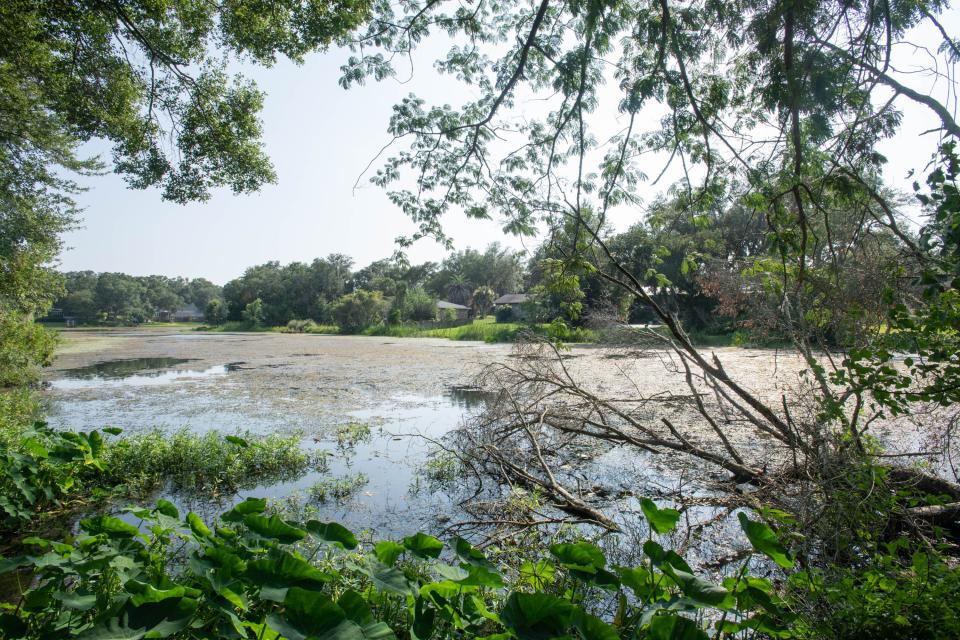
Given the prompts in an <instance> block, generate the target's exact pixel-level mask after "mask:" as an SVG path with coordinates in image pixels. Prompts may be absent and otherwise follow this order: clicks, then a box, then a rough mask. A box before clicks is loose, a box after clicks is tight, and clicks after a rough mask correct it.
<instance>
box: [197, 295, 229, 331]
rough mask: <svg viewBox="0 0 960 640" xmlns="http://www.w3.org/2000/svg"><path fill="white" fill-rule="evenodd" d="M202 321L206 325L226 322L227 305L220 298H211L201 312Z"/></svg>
mask: <svg viewBox="0 0 960 640" xmlns="http://www.w3.org/2000/svg"><path fill="white" fill-rule="evenodd" d="M203 319H204V320H205V321H206V323H207V324H212V325H220V324H223V323H224V322H226V321H227V304H226V303H225V302H224V301H223V300H221V299H220V298H213V299H212V300H210V302H208V303H207V308H206V309H204V311H203Z"/></svg>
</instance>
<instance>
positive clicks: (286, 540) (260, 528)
mask: <svg viewBox="0 0 960 640" xmlns="http://www.w3.org/2000/svg"><path fill="white" fill-rule="evenodd" d="M243 523H244V524H245V525H247V528H248V529H250V530H251V531H253V532H254V533H256V534H257V535H259V536H261V537H263V538H269V539H270V540H277V541H278V542H281V543H283V544H293V543H294V542H299V541H300V540H303V539H304V538H306V537H307V532H306V531H304V530H303V529H300V528H299V527H294V526H293V525H290V524H288V523H286V522H284V521H283V520H281V519H280V516H276V515H274V516H270V517H269V518H266V517H264V516H261V515H258V514H255V513H254V514H250V515H247V516H244V518H243Z"/></svg>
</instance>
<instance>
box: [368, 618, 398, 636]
mask: <svg viewBox="0 0 960 640" xmlns="http://www.w3.org/2000/svg"><path fill="white" fill-rule="evenodd" d="M360 631H361V632H363V637H364V638H366V639H367V640H396V638H397V636H396V635H395V634H394V633H393V629H391V628H390V625H388V624H387V623H386V622H374V623H372V624H368V625H365V626H363V627H362V628H361V629H360Z"/></svg>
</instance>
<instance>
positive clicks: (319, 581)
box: [245, 550, 333, 602]
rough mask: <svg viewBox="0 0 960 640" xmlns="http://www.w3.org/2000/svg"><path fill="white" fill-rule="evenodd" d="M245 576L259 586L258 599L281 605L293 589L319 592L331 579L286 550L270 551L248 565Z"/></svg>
mask: <svg viewBox="0 0 960 640" xmlns="http://www.w3.org/2000/svg"><path fill="white" fill-rule="evenodd" d="M245 575H246V577H247V578H248V579H249V580H250V581H251V582H253V583H254V584H257V585H259V586H260V597H261V598H264V599H266V600H275V601H278V602H282V601H284V600H285V599H286V596H287V591H288V590H289V589H290V588H292V587H298V588H305V589H314V590H319V589H321V588H323V585H324V584H325V583H327V582H329V581H330V580H332V579H333V578H332V576H330V575H329V574H326V573H324V572H323V571H320V570H319V569H317V568H316V567H314V566H313V565H312V564H310V563H309V562H307V561H306V560H304V559H303V558H301V557H299V556H295V555H293V554H291V553H289V552H287V551H278V550H274V551H272V552H271V553H270V554H269V555H268V556H267V557H266V558H261V559H260V560H254V561H253V562H249V563H247V570H246V573H245Z"/></svg>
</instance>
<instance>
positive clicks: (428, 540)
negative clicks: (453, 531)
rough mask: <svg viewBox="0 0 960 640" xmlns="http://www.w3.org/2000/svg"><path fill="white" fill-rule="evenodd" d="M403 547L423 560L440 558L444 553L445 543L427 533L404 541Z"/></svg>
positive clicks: (418, 534)
mask: <svg viewBox="0 0 960 640" xmlns="http://www.w3.org/2000/svg"><path fill="white" fill-rule="evenodd" d="M403 546H404V547H406V548H407V550H408V551H410V552H412V553H413V554H414V555H417V556H420V557H421V558H438V557H440V552H441V551H443V543H442V542H440V541H439V540H437V539H436V538H434V537H433V536H428V535H427V534H425V533H417V534H416V535H413V536H407V537H406V538H404V539H403Z"/></svg>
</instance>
